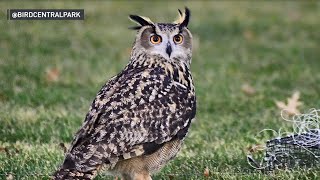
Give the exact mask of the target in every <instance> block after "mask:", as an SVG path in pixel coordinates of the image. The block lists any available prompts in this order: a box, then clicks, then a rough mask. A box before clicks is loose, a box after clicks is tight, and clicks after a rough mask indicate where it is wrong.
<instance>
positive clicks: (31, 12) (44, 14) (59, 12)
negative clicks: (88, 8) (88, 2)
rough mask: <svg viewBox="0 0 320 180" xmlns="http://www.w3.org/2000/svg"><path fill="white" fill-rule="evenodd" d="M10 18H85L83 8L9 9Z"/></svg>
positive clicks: (8, 16)
mask: <svg viewBox="0 0 320 180" xmlns="http://www.w3.org/2000/svg"><path fill="white" fill-rule="evenodd" d="M7 13H8V15H7V18H8V20H84V10H83V9H8V10H7Z"/></svg>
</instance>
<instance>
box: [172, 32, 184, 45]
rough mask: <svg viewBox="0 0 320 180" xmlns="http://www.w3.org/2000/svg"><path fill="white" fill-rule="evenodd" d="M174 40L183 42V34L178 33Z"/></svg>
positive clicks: (178, 42) (179, 42)
mask: <svg viewBox="0 0 320 180" xmlns="http://www.w3.org/2000/svg"><path fill="white" fill-rule="evenodd" d="M173 41H174V42H175V43H176V44H181V43H182V41H183V37H182V35H181V34H177V35H175V36H174V37H173Z"/></svg>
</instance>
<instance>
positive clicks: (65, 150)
mask: <svg viewBox="0 0 320 180" xmlns="http://www.w3.org/2000/svg"><path fill="white" fill-rule="evenodd" d="M59 146H60V148H61V149H62V150H63V152H64V153H66V152H67V147H66V145H64V143H60V144H59Z"/></svg>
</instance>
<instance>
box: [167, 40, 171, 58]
mask: <svg viewBox="0 0 320 180" xmlns="http://www.w3.org/2000/svg"><path fill="white" fill-rule="evenodd" d="M171 52H172V48H171V44H170V43H169V42H168V44H167V48H166V53H167V54H168V55H169V57H170V55H171Z"/></svg>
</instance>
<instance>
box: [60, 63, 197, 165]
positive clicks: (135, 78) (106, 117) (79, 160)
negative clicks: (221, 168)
mask: <svg viewBox="0 0 320 180" xmlns="http://www.w3.org/2000/svg"><path fill="white" fill-rule="evenodd" d="M117 80H118V81H117V82H114V83H118V85H117V86H114V88H113V90H112V91H113V92H112V93H111V94H109V95H106V94H104V93H99V94H100V95H102V96H99V94H98V96H97V98H96V99H95V101H94V102H93V104H92V108H91V111H90V112H89V113H88V114H91V115H88V116H87V118H88V117H89V118H90V119H87V120H86V121H85V125H84V126H83V127H82V129H81V130H80V131H79V132H78V134H77V138H76V139H75V140H74V142H73V144H72V147H71V149H70V150H69V152H68V155H67V156H66V160H65V161H68V162H71V161H72V162H74V166H75V168H76V169H79V170H82V171H89V170H90V169H91V167H95V166H97V165H99V164H103V163H107V164H108V163H111V164H114V163H115V162H117V161H118V160H121V159H128V158H131V157H134V156H139V155H142V154H149V153H152V152H154V151H155V150H157V149H158V148H160V147H161V146H162V145H163V143H165V142H168V141H170V140H173V139H176V138H180V139H183V138H184V137H185V135H186V133H187V131H188V127H189V125H190V122H191V120H192V119H193V118H194V116H195V108H196V107H195V95H194V93H193V91H191V87H187V86H184V85H181V84H179V82H175V81H173V80H172V78H170V77H169V75H168V74H166V72H165V71H164V70H163V69H162V68H154V69H143V70H140V71H139V70H134V71H132V72H130V71H127V72H126V73H124V75H123V76H122V77H118V79H117ZM104 96H105V97H107V98H103V97H104ZM92 112H94V113H92Z"/></svg>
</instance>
